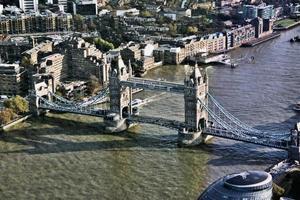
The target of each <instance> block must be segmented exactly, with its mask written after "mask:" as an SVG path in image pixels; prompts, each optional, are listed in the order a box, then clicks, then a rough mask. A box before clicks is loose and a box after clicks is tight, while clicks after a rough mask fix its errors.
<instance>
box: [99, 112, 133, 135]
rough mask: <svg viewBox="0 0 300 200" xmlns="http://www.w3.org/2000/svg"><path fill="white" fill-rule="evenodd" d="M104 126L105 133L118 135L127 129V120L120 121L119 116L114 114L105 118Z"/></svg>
mask: <svg viewBox="0 0 300 200" xmlns="http://www.w3.org/2000/svg"><path fill="white" fill-rule="evenodd" d="M104 124H105V132H107V133H119V132H122V131H125V130H127V129H128V124H127V120H126V119H124V118H123V119H121V116H120V115H118V114H116V113H111V114H108V115H107V116H105V117H104Z"/></svg>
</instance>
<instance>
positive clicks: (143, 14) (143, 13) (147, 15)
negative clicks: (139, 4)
mask: <svg viewBox="0 0 300 200" xmlns="http://www.w3.org/2000/svg"><path fill="white" fill-rule="evenodd" d="M140 16H141V17H152V14H151V13H150V12H149V11H148V10H143V11H142V12H141V13H140Z"/></svg>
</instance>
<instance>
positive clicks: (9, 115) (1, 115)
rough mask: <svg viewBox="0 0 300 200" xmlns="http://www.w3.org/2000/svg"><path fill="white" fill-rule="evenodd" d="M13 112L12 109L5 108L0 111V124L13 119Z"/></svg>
mask: <svg viewBox="0 0 300 200" xmlns="http://www.w3.org/2000/svg"><path fill="white" fill-rule="evenodd" d="M14 117H15V114H14V112H13V110H12V109H9V108H5V109H4V110H1V111H0V124H7V123H9V122H11V121H12V120H13V118H14Z"/></svg>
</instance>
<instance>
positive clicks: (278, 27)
mask: <svg viewBox="0 0 300 200" xmlns="http://www.w3.org/2000/svg"><path fill="white" fill-rule="evenodd" d="M274 25H275V27H274V31H285V30H288V29H291V28H293V27H296V26H298V25H300V21H296V20H295V19H290V18H287V19H282V20H279V21H276V22H275V23H274Z"/></svg>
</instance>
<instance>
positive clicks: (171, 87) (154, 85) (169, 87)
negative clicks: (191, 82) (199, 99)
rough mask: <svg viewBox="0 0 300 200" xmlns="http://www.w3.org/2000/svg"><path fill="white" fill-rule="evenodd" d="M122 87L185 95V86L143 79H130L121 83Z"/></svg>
mask: <svg viewBox="0 0 300 200" xmlns="http://www.w3.org/2000/svg"><path fill="white" fill-rule="evenodd" d="M121 85H123V86H128V87H131V88H140V89H145V90H154V91H162V92H171V93H179V94H183V93H184V88H185V87H184V85H183V84H179V83H172V82H167V81H158V80H151V79H143V78H130V79H128V80H126V81H121Z"/></svg>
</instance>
